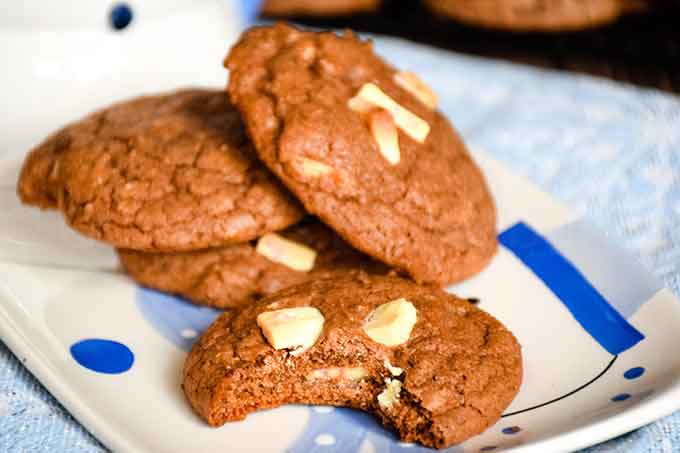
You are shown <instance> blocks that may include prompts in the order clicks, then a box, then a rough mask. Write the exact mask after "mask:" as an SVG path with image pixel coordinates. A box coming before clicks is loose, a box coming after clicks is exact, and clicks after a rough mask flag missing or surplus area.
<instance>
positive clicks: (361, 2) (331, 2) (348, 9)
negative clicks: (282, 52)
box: [262, 0, 381, 16]
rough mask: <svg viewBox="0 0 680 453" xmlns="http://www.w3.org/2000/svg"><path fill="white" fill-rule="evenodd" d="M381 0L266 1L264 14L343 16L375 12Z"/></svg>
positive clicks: (263, 6)
mask: <svg viewBox="0 0 680 453" xmlns="http://www.w3.org/2000/svg"><path fill="white" fill-rule="evenodd" d="M380 3H381V0H324V1H318V0H265V2H264V5H262V13H263V14H268V15H272V16H292V15H302V16H342V15H348V14H355V13H363V12H369V11H375V10H376V9H378V8H379V7H380Z"/></svg>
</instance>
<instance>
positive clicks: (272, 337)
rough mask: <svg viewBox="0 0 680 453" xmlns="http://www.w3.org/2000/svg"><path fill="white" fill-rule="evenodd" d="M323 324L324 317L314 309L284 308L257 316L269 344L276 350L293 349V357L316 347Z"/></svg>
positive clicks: (258, 323)
mask: <svg viewBox="0 0 680 453" xmlns="http://www.w3.org/2000/svg"><path fill="white" fill-rule="evenodd" d="M323 323H324V318H323V315H322V314H321V312H320V311H319V310H318V309H317V308H314V307H294V308H282V309H281V310H274V311H265V312H263V313H260V314H259V315H258V316H257V325H258V326H259V327H260V329H262V333H263V334H264V336H265V338H266V339H267V341H268V342H269V344H270V345H271V346H272V347H273V348H274V349H276V350H279V349H292V350H293V351H292V352H291V354H292V355H299V354H302V353H303V352H305V351H306V350H307V349H309V348H311V347H312V346H314V343H316V340H317V339H318V338H319V335H320V334H321V330H322V329H323Z"/></svg>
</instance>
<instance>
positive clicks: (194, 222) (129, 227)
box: [17, 89, 304, 251]
mask: <svg viewBox="0 0 680 453" xmlns="http://www.w3.org/2000/svg"><path fill="white" fill-rule="evenodd" d="M17 192H18V195H19V197H20V198H21V200H22V201H23V202H24V203H27V204H33V205H37V206H39V207H41V208H57V209H59V210H61V211H62V212H63V214H64V217H65V218H66V221H67V222H68V224H69V225H70V226H71V227H73V228H74V229H76V230H78V231H79V232H81V233H83V234H85V235H87V236H90V237H92V238H94V239H98V240H101V241H104V242H107V243H110V244H112V245H115V246H117V247H125V248H129V249H136V250H145V251H179V250H193V249H199V248H205V247H212V246H222V245H225V244H230V243H237V242H243V241H248V240H251V239H253V238H255V237H258V236H260V235H262V234H264V233H267V232H269V231H276V230H279V229H282V228H285V227H287V226H289V225H291V224H293V223H295V222H297V221H298V220H299V219H301V218H302V216H303V215H304V213H303V211H302V209H301V207H300V206H299V204H298V203H297V202H296V201H295V200H294V199H293V198H292V197H291V196H290V194H289V193H288V192H287V191H286V190H285V188H283V186H281V185H280V184H279V183H278V181H276V180H275V178H274V177H273V175H272V174H271V173H270V172H269V171H268V170H267V169H266V168H265V167H264V166H262V165H261V164H260V163H259V162H258V161H257V159H256V157H255V154H254V152H253V150H252V145H251V143H250V142H249V140H248V139H247V136H246V134H245V131H244V128H243V125H242V122H241V120H240V117H239V114H238V112H237V111H236V110H235V109H234V108H233V107H232V106H231V105H230V104H229V102H228V100H227V99H226V96H225V94H224V92H222V91H217V90H205V89H186V90H181V91H177V92H174V93H168V94H163V95H157V96H146V97H140V98H135V99H132V100H129V101H125V102H121V103H118V104H114V105H112V106H110V107H108V108H105V109H103V110H100V111H97V112H95V113H93V114H91V115H89V116H87V117H85V118H84V119H82V120H80V121H78V122H75V123H73V124H71V125H69V126H66V127H65V128H63V129H62V130H60V131H58V132H56V133H55V134H53V135H52V136H50V137H49V138H48V139H47V140H45V141H44V142H43V143H42V144H40V145H39V146H38V147H37V148H35V149H34V150H33V151H31V153H30V154H29V155H28V157H27V158H26V161H25V162H24V166H23V169H22V172H21V176H20V178H19V182H18V185H17Z"/></svg>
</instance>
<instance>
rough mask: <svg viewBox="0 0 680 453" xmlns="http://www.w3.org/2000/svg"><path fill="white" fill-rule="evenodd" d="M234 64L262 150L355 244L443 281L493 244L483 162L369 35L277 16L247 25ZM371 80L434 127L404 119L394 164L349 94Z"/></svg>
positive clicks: (457, 275)
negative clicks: (414, 133) (410, 126)
mask: <svg viewBox="0 0 680 453" xmlns="http://www.w3.org/2000/svg"><path fill="white" fill-rule="evenodd" d="M225 64H226V66H227V67H228V68H229V70H230V82H229V87H228V91H229V95H230V97H231V100H232V102H233V103H234V105H236V107H237V108H238V109H239V110H240V111H241V113H242V117H243V119H244V122H245V123H246V126H247V128H248V132H249V135H250V137H251V139H252V140H253V143H254V144H255V148H256V151H257V153H258V155H259V156H260V158H261V159H262V161H263V162H264V163H265V164H266V165H267V166H268V167H269V168H270V169H271V170H272V171H273V172H274V173H275V174H276V175H277V176H278V177H279V178H280V180H281V181H282V182H283V183H284V184H285V185H286V186H287V187H288V188H289V189H290V190H291V191H292V192H293V193H294V194H295V195H296V196H297V197H298V198H299V199H300V201H301V202H302V204H303V205H304V206H305V208H306V209H307V210H308V211H309V212H311V213H312V214H314V215H316V216H318V217H319V218H320V219H321V220H322V221H324V222H325V223H326V224H328V225H329V226H331V227H332V228H333V229H334V230H335V231H336V232H338V233H339V234H340V235H341V236H342V237H343V238H345V240H347V241H348V242H349V243H350V244H351V245H353V246H354V247H356V248H357V249H359V250H361V251H363V252H364V253H366V254H368V255H371V256H373V257H375V258H377V259H379V260H381V261H383V262H385V263H387V264H389V265H391V266H393V267H396V268H398V269H403V270H405V271H407V272H408V273H409V274H410V275H411V276H412V277H413V278H414V279H415V280H417V281H418V282H427V283H436V284H440V285H444V284H449V283H453V282H456V281H459V280H461V279H464V278H466V277H469V276H471V275H473V274H475V273H476V272H478V271H479V270H480V269H482V268H483V267H484V266H485V265H486V264H487V262H488V261H489V260H490V258H491V257H492V256H493V254H494V252H495V249H496V229H495V219H496V217H495V207H494V203H493V200H492V199H491V196H490V194H489V191H488V189H487V187H486V184H485V181H484V178H483V176H482V174H481V172H480V170H479V169H478V168H477V166H476V165H475V163H474V162H473V160H472V159H471V157H470V156H469V154H468V152H467V150H466V148H465V145H464V144H463V142H462V141H461V139H460V137H459V136H458V135H457V134H456V132H455V131H454V130H453V128H452V127H451V125H450V124H449V123H448V121H447V120H446V119H445V118H444V116H442V114H441V113H439V112H438V111H436V110H435V109H432V108H431V107H429V106H428V105H426V104H425V103H424V102H422V101H421V100H420V99H419V98H417V97H416V96H415V95H413V94H412V93H411V92H410V91H407V90H406V89H405V88H402V86H401V85H399V84H398V83H397V82H396V81H395V77H398V76H397V71H396V70H395V69H394V68H392V67H391V66H389V65H388V64H386V63H385V62H384V61H383V60H382V59H380V58H379V57H377V56H376V55H375V54H374V53H373V49H372V45H371V43H368V42H363V41H361V40H359V39H357V38H356V37H355V36H354V35H353V34H352V33H346V34H345V35H344V36H338V35H336V34H334V33H330V32H327V33H313V32H302V31H299V30H297V29H295V28H292V27H290V26H287V25H283V24H277V25H276V26H273V27H259V28H253V29H251V30H249V31H247V32H246V33H244V35H243V36H242V37H241V39H240V41H239V42H238V43H237V44H236V45H235V46H234V47H233V48H232V50H231V52H230V54H229V56H228V57H227V60H226V62H225ZM400 74H402V73H400ZM369 82H370V83H372V84H374V85H375V86H377V87H378V88H379V89H380V90H382V91H383V92H384V93H386V94H387V95H388V96H389V97H390V98H392V99H393V100H394V101H396V103H398V105H399V106H401V108H405V109H407V110H408V111H409V112H411V114H415V115H417V116H418V117H419V118H420V119H421V120H422V121H424V123H425V125H426V126H428V127H429V128H430V130H429V133H428V135H427V137H426V138H425V140H424V143H419V142H418V141H417V140H415V139H413V138H411V136H410V135H409V134H407V133H404V130H402V129H399V131H398V146H399V148H400V151H399V152H400V157H399V161H398V163H396V164H393V163H392V162H390V161H389V160H388V159H387V158H386V157H384V156H383V155H382V153H381V149H382V148H381V147H379V146H378V144H377V141H376V140H375V139H374V135H373V131H372V130H371V127H369V125H368V124H367V121H366V119H365V116H364V115H362V114H361V113H360V112H358V111H356V109H354V108H350V105H349V104H350V103H351V101H350V99H355V98H356V97H357V94H358V92H360V91H361V90H362V89H363V88H364V87H365V86H366V84H367V83H369ZM369 113H370V112H369ZM377 113H380V111H378V112H377ZM388 119H389V118H388ZM420 125H421V126H422V125H423V124H422V123H421V124H420Z"/></svg>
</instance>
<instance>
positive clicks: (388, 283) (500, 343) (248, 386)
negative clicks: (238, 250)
mask: <svg viewBox="0 0 680 453" xmlns="http://www.w3.org/2000/svg"><path fill="white" fill-rule="evenodd" d="M385 304H387V305H385ZM395 304H396V306H398V307H399V309H398V310H396V311H394V310H393V311H390V312H386V311H384V310H385V307H386V306H392V307H394V306H395ZM301 307H304V308H301ZM312 307H313V308H312ZM379 307H380V308H379ZM291 308H296V310H294V311H291V310H290V309H291ZM381 312H382V313H387V316H384V317H383V315H382V314H381ZM414 313H415V314H414ZM379 321H384V322H383V323H382V324H381V323H380V322H379ZM291 323H295V325H294V327H293V324H291ZM409 327H410V330H409V329H408V328H409ZM300 332H305V334H304V335H302V336H299V335H298V333H300ZM386 333H389V335H386ZM395 333H399V335H392V334H395ZM294 336H295V337H297V338H292V337H294ZM305 338H309V340H308V341H306V342H302V343H297V342H296V341H297V340H304V339H305ZM394 339H396V340H397V341H398V342H399V343H397V344H395V343H394V342H392V340H394ZM286 340H290V341H289V344H304V345H305V346H306V347H307V349H305V350H301V349H295V348H292V347H291V348H286V347H285V345H286ZM271 343H274V344H275V345H278V346H276V349H275V346H272V344H271ZM387 344H389V345H387ZM282 346H284V347H282ZM521 380H522V357H521V349H520V346H519V344H518V343H517V340H516V339H515V338H514V336H513V335H512V333H510V332H509V331H508V330H507V329H506V328H505V327H504V326H503V325H502V324H501V323H500V322H498V321H497V320H496V319H494V318H493V317H492V316H490V315H489V314H487V313H485V312H484V311H482V310H480V309H478V308H476V307H474V306H473V305H471V304H470V303H469V302H467V301H464V300H461V299H458V298H457V297H455V296H453V295H450V294H447V293H445V292H443V291H441V290H439V289H436V288H434V287H428V286H419V285H417V284H415V283H413V282H410V281H408V280H404V279H400V278H397V277H378V276H368V275H366V274H363V273H356V274H352V275H346V276H344V277H341V278H334V279H322V280H316V281H313V282H308V283H304V284H301V285H298V286H294V287H292V288H289V289H287V290H283V291H281V292H279V293H277V294H275V295H273V296H270V297H267V298H265V299H262V300H260V301H258V302H256V303H255V304H253V305H250V306H247V307H245V308H244V309H243V310H240V311H230V312H226V313H225V314H223V315H222V316H221V317H220V318H218V319H217V320H216V321H215V323H214V324H213V325H212V326H211V327H210V328H209V329H208V330H207V331H206V332H205V333H204V334H203V336H202V337H201V338H200V340H199V341H197V342H196V343H195V344H194V346H193V349H192V351H191V352H190V354H189V355H188V357H187V359H186V362H185V366H184V379H183V385H182V387H183V390H184V393H185V394H186V396H187V399H188V400H189V402H190V403H191V405H192V407H193V408H194V410H195V411H196V412H197V413H198V414H199V415H200V416H201V417H202V418H204V419H205V420H206V421H207V422H208V423H209V424H210V425H213V426H219V425H222V424H223V423H225V422H227V421H235V420H242V419H244V418H245V417H246V416H247V415H248V414H249V413H251V412H253V411H256V410H261V409H266V408H272V407H277V406H280V405H282V404H299V403H302V404H324V405H326V404H328V405H335V406H347V407H352V408H356V409H361V410H364V411H367V412H369V413H372V414H374V415H375V416H376V417H377V418H378V419H379V420H380V421H381V422H382V423H383V424H384V425H385V426H386V427H388V428H391V429H393V430H395V431H396V432H397V433H398V435H399V437H400V439H401V440H402V441H405V442H419V443H421V444H423V445H425V446H428V447H434V448H443V447H446V446H449V445H452V444H455V443H459V442H462V441H464V440H465V439H467V438H469V437H471V436H473V435H475V434H478V433H481V432H482V431H484V430H485V429H486V428H488V427H489V426H491V425H493V424H494V423H495V422H496V421H497V420H498V419H499V418H500V416H501V413H502V411H503V410H504V409H505V408H506V407H507V406H508V405H509V404H510V402H511V401H512V400H513V398H514V397H515V395H516V394H517V392H518V390H519V387H520V383H521Z"/></svg>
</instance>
